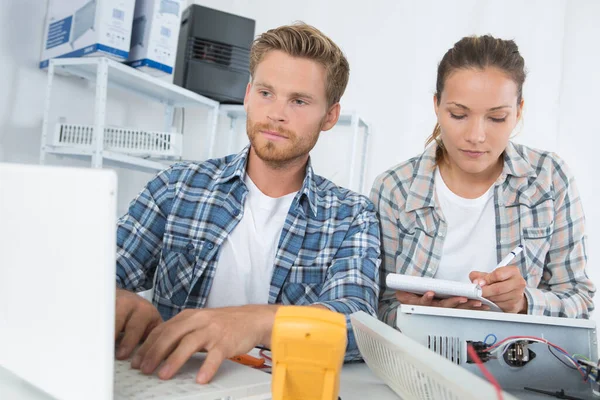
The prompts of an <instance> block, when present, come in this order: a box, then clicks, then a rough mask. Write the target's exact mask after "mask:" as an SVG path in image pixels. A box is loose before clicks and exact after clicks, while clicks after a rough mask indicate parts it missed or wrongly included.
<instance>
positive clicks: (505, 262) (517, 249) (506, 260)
mask: <svg viewBox="0 0 600 400" xmlns="http://www.w3.org/2000/svg"><path fill="white" fill-rule="evenodd" d="M522 251H523V245H522V244H520V245H518V246H517V247H515V248H514V250H513V251H511V252H510V254H507V256H506V257H504V258H503V259H502V261H500V263H499V264H498V266H497V267H496V268H500V267H506V266H507V265H508V263H509V262H511V261H512V260H513V258H515V256H517V255H518V254H519V253H520V252H522Z"/></svg>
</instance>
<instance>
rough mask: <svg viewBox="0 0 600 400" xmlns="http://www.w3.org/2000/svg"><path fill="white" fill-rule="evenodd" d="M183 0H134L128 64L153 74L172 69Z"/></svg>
mask: <svg viewBox="0 0 600 400" xmlns="http://www.w3.org/2000/svg"><path fill="white" fill-rule="evenodd" d="M182 7H183V4H182V0H136V2H135V13H134V16H133V28H132V33H131V48H130V50H129V58H128V60H127V64H129V65H131V66H132V67H135V68H138V69H140V70H142V71H144V72H147V73H148V74H150V75H153V76H161V75H167V74H172V73H173V67H174V66H175V56H176V55H177V41H178V40H179V27H180V25H181V13H182Z"/></svg>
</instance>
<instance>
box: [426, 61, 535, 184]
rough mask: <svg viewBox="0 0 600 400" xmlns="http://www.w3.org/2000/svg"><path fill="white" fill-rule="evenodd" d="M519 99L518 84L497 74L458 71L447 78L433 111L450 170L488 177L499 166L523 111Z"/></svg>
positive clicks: (495, 69) (492, 72)
mask: <svg viewBox="0 0 600 400" xmlns="http://www.w3.org/2000/svg"><path fill="white" fill-rule="evenodd" d="M517 98H518V93H517V85H516V83H515V82H514V81H513V80H512V79H511V78H510V77H509V76H508V75H507V74H506V73H504V72H503V71H502V70H499V69H497V68H493V67H488V68H485V69H484V70H479V69H458V70H456V71H454V72H452V73H451V74H450V75H449V76H448V78H446V82H445V85H444V90H443V92H442V94H441V98H440V99H439V105H438V99H437V97H436V96H434V106H435V113H436V115H437V118H438V123H439V124H440V127H441V134H440V138H441V140H442V142H443V143H444V147H445V148H446V150H447V154H448V156H449V160H448V161H449V162H450V164H451V167H453V168H454V167H457V168H458V169H459V170H460V171H462V172H463V173H467V174H475V175H478V174H484V175H486V174H487V173H492V172H494V171H495V169H497V168H498V166H499V165H500V166H501V165H502V161H501V160H500V156H501V155H502V153H503V152H504V149H505V148H506V146H507V144H508V140H509V138H510V134H511V132H512V131H513V129H514V127H515V125H516V124H517V121H518V120H519V118H520V116H521V111H522V109H523V101H522V100H521V102H520V103H518V104H517ZM500 171H501V167H500Z"/></svg>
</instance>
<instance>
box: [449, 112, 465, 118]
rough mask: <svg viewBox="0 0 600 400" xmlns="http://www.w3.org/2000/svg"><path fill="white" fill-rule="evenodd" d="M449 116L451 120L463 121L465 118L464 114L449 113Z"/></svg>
mask: <svg viewBox="0 0 600 400" xmlns="http://www.w3.org/2000/svg"><path fill="white" fill-rule="evenodd" d="M450 116H451V117H452V118H454V119H463V118H465V117H466V115H465V114H463V115H457V114H454V113H450Z"/></svg>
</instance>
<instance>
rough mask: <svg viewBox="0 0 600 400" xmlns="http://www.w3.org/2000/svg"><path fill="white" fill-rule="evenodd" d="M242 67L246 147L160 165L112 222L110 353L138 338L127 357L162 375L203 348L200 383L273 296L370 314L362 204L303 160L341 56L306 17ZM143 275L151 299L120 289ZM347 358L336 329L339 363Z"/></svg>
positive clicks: (366, 213)
mask: <svg viewBox="0 0 600 400" xmlns="http://www.w3.org/2000/svg"><path fill="white" fill-rule="evenodd" d="M250 75H251V82H250V83H249V84H248V87H247V89H246V96H245V100H244V107H245V109H246V112H247V115H248V122H247V134H248V137H249V139H250V145H249V146H248V147H246V148H245V149H244V150H243V151H242V152H241V153H239V154H237V155H232V156H228V157H225V158H223V159H216V160H208V161H205V162H202V163H189V164H177V165H174V166H172V167H170V168H169V169H167V170H165V171H163V172H161V173H159V174H158V175H157V177H156V178H154V179H153V180H152V181H150V182H149V183H148V184H147V186H146V187H145V188H144V189H143V190H142V192H141V193H140V194H139V195H138V197H137V198H136V199H135V200H134V201H133V202H132V204H131V206H130V208H129V211H128V213H127V214H126V215H125V216H123V217H122V218H121V219H120V220H119V223H118V231H117V232H118V233H117V244H118V251H117V286H118V288H119V289H117V305H116V307H117V309H116V327H115V337H117V336H118V335H119V334H121V333H124V335H123V338H122V340H121V342H120V345H119V348H118V349H117V358H119V359H125V358H128V357H129V356H130V355H131V354H132V352H133V350H134V348H135V346H136V345H137V344H138V343H139V342H140V340H143V339H144V338H145V342H144V344H143V345H142V346H141V347H140V348H139V349H138V351H137V352H136V353H135V355H134V357H133V359H132V366H133V367H134V368H140V369H141V370H142V372H144V373H152V372H154V371H155V370H156V369H157V367H158V366H159V364H161V362H163V361H164V363H163V364H162V366H161V368H160V369H159V371H158V376H159V377H160V378H162V379H169V378H170V377H172V376H173V375H174V374H175V373H176V372H177V370H179V368H180V367H181V366H182V365H183V363H184V362H185V361H186V360H187V359H189V357H190V356H191V355H192V354H193V353H195V352H197V351H201V350H206V351H207V352H208V354H207V357H206V361H205V362H204V364H203V366H202V368H201V369H200V371H199V373H198V376H197V381H198V382H199V383H206V382H208V381H209V380H210V379H211V378H212V377H213V375H214V374H215V372H216V371H217V369H218V367H219V365H220V364H221V362H222V361H223V360H224V359H225V358H228V357H232V356H235V355H238V354H243V353H246V352H248V351H249V350H251V349H252V348H253V347H254V346H256V345H259V344H261V345H265V346H269V345H270V338H271V330H272V327H273V322H274V317H275V312H276V310H277V308H278V307H279V305H282V304H283V305H288V304H293V305H307V306H309V305H310V306H315V307H323V308H326V309H330V310H333V311H337V312H340V313H344V314H345V315H346V316H348V315H349V314H351V313H353V312H355V311H359V310H362V311H365V312H367V313H369V314H371V315H376V305H377V299H378V295H379V286H378V278H379V276H378V266H379V254H380V250H379V227H378V222H377V219H376V215H375V211H374V207H373V204H372V203H371V202H370V201H369V200H368V199H367V198H366V197H363V196H360V195H358V194H356V193H353V192H351V191H349V190H346V189H342V188H339V187H337V186H335V185H334V184H333V183H332V182H330V181H328V180H326V179H324V178H322V177H320V176H318V175H315V174H314V173H313V170H312V168H311V165H310V161H309V152H310V150H311V149H312V148H313V147H314V145H315V144H316V142H317V139H318V137H319V134H320V132H321V131H327V130H329V129H331V128H332V127H333V126H334V125H335V124H336V122H337V120H338V117H339V114H340V104H339V100H340V98H341V96H342V94H343V92H344V90H345V88H346V84H347V82H348V76H349V66H348V62H347V60H346V58H345V57H344V55H343V53H342V52H341V50H340V49H339V48H338V47H337V46H336V45H335V44H334V43H333V42H332V41H331V39H329V38H328V37H326V36H325V35H323V33H321V32H320V31H318V30H317V29H315V28H314V27H311V26H309V25H306V24H295V25H290V26H282V27H280V28H277V29H273V30H270V31H268V32H266V33H264V34H262V35H260V36H259V37H258V38H257V39H256V40H255V42H254V43H253V46H252V49H251V60H250ZM155 273H156V283H155V286H154V298H153V304H151V303H150V302H148V301H146V300H144V299H142V298H141V297H140V296H137V295H135V294H134V293H132V292H131V291H136V290H144V289H149V288H150V287H151V286H152V284H153V277H154V274H155ZM163 320H165V321H167V322H164V323H162V321H163ZM347 320H348V318H347ZM348 324H349V322H348ZM348 326H349V325H348ZM358 355H359V353H358V349H357V347H356V342H355V340H354V336H353V334H352V330H351V329H350V328H349V330H348V348H347V354H346V359H348V360H349V359H353V358H356V357H358Z"/></svg>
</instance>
